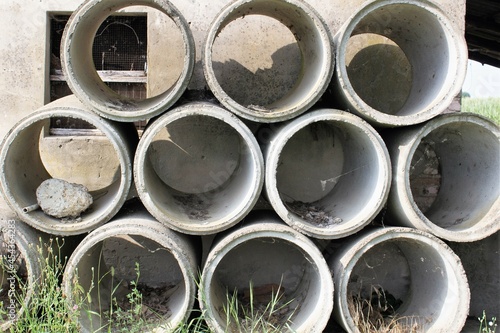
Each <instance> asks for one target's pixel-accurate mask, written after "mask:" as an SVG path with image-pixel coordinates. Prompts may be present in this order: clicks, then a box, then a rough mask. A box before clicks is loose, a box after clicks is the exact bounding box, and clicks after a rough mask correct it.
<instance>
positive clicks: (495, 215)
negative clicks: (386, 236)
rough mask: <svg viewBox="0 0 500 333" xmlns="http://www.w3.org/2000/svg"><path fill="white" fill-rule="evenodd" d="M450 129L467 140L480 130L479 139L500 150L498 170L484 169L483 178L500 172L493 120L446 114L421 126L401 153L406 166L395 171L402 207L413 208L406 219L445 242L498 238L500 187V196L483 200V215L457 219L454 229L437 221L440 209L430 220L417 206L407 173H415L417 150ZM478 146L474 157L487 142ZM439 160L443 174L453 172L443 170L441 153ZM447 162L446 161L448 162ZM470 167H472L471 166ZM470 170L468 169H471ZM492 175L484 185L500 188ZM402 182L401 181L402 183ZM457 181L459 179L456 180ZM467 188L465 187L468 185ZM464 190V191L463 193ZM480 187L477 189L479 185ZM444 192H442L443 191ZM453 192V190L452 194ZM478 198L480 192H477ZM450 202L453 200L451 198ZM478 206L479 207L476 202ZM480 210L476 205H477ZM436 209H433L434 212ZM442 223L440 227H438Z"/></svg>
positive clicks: (499, 133)
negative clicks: (463, 128) (460, 128)
mask: <svg viewBox="0 0 500 333" xmlns="http://www.w3.org/2000/svg"><path fill="white" fill-rule="evenodd" d="M460 125H462V126H468V127H469V128H468V131H463V130H462V131H459V130H458V129H454V126H460ZM446 127H451V129H450V130H449V131H456V133H457V135H458V136H460V137H464V136H467V135H469V134H470V133H472V130H476V131H475V132H476V134H477V135H483V136H482V138H483V139H484V140H488V139H489V141H490V143H491V144H493V145H495V143H496V146H497V149H496V154H497V158H496V160H497V162H496V164H497V167H496V168H495V167H493V168H490V167H488V166H486V167H485V168H483V170H482V171H483V172H481V174H483V173H485V172H487V171H488V169H490V170H495V169H496V170H498V168H499V167H500V166H499V165H500V163H499V162H498V160H500V157H499V156H500V153H498V152H499V151H500V149H499V148H500V129H499V127H498V126H497V125H496V124H495V123H493V122H492V121H491V120H489V119H487V118H485V117H482V116H480V115H477V114H472V113H455V114H446V115H441V116H439V117H436V118H434V119H432V120H431V121H429V122H427V123H426V124H424V125H423V126H421V128H420V129H419V130H418V131H417V132H416V133H415V135H414V138H413V140H412V141H411V142H410V144H409V145H408V146H407V147H404V148H401V149H400V150H399V151H400V152H401V154H402V156H401V158H402V159H403V161H404V163H403V164H402V165H401V166H400V167H399V168H398V169H397V170H394V171H395V174H394V177H395V179H394V184H395V186H397V187H398V192H399V193H400V194H401V196H400V198H399V200H401V202H402V205H406V206H407V207H411V209H410V210H405V212H406V214H407V216H406V217H405V219H408V220H409V221H411V223H412V224H413V225H414V226H415V227H416V228H418V229H421V230H424V231H427V232H430V233H432V234H434V235H435V236H437V237H440V238H443V239H446V240H449V241H455V242H473V241H478V240H481V239H483V238H486V237H488V236H490V235H492V234H494V233H495V232H497V231H498V230H500V225H499V222H500V185H497V186H496V193H497V195H495V189H492V192H493V194H492V195H490V196H489V197H486V198H485V197H483V200H481V201H482V202H485V204H484V205H483V206H484V207H482V208H481V209H480V211H479V212H477V211H476V212H475V216H474V215H473V216H472V217H471V216H470V214H467V216H466V217H462V218H457V219H456V222H455V223H453V224H452V225H451V226H444V225H441V223H442V222H443V221H444V220H443V221H442V220H441V219H437V215H440V214H437V213H438V212H439V209H438V208H439V207H437V208H436V209H437V211H436V212H435V213H433V217H428V216H427V215H428V213H427V212H423V211H422V210H421V209H420V208H419V207H418V205H417V203H416V202H415V199H414V194H413V191H412V189H411V185H410V182H411V181H410V172H409V171H407V170H412V161H413V158H414V157H415V153H416V151H417V149H418V148H419V146H420V145H421V144H425V143H426V141H427V140H428V139H429V138H430V139H432V136H433V135H437V134H436V133H440V131H444V130H446ZM487 136H490V138H488V137H487ZM472 139H474V137H471V136H470V137H469V138H466V140H465V141H472ZM447 141H451V142H453V140H450V139H448V138H446V137H443V138H442V142H441V144H443V143H446V142H447ZM475 143H476V144H474V143H471V144H470V145H471V147H470V148H471V149H470V150H471V151H472V150H473V149H474V150H475V152H474V153H478V152H479V149H480V147H481V146H482V145H485V143H484V142H482V140H481V138H480V139H477V141H476V142H475ZM432 149H433V150H434V152H436V147H435V146H434V147H433V148H432ZM448 149H453V150H454V151H456V154H455V153H454V154H453V155H455V156H458V158H459V156H460V153H462V151H461V149H462V150H463V148H462V147H456V146H455V147H453V146H452V147H451V148H450V147H449V148H448ZM492 151H493V152H494V153H495V150H492ZM438 154H439V155H438V156H437V157H438V160H439V161H440V162H439V163H440V167H439V168H440V169H441V173H445V172H447V170H450V168H446V169H445V170H443V167H442V162H443V156H442V154H441V153H439V152H438ZM483 154H484V155H482V156H486V154H487V152H483ZM490 154H491V151H490ZM473 157H474V156H472V157H471V156H470V155H469V156H465V155H464V156H463V160H466V159H467V160H470V159H472V158H473ZM480 158H481V156H476V159H480ZM445 162H446V161H445ZM476 164H480V161H479V160H476V161H475V163H474V166H476ZM461 165H462V162H459V165H457V166H456V167H461ZM469 167H470V166H469ZM469 167H468V168H469ZM402 168H406V169H405V170H404V169H402ZM474 174H476V175H477V174H478V173H477V172H476V173H470V172H469V171H468V176H467V177H464V178H470V177H473V176H474ZM489 175H490V176H491V177H493V179H490V181H485V180H483V183H481V184H484V183H490V184H492V186H494V184H498V183H499V182H498V181H496V182H495V181H494V178H495V176H496V178H497V179H498V173H497V172H496V171H490V173H489ZM441 177H443V176H441ZM398 179H399V180H400V181H398ZM455 179H456V178H455ZM475 179H476V180H477V181H479V180H480V179H479V178H475ZM456 183H457V184H456V185H458V184H460V181H457V182H456ZM476 184H477V182H473V183H472V184H469V185H470V186H466V187H468V188H469V190H471V189H473V188H474V185H476ZM440 186H442V182H441V184H440ZM464 187H465V185H464ZM464 187H461V188H462V190H463V188H464ZM476 187H477V185H476ZM440 191H441V189H440ZM451 191H452V190H450V192H451ZM456 191H458V192H461V190H459V189H458V188H457V189H456ZM453 193H456V192H455V191H453ZM448 194H451V193H448ZM476 194H477V192H476ZM439 195H440V192H438V197H439ZM469 195H470V196H471V197H475V196H476V195H474V194H470V193H469ZM448 198H449V197H448ZM443 200H444V201H448V199H447V198H446V199H442V201H443ZM476 203H479V202H477V201H476ZM456 205H457V207H456V210H459V207H463V206H464V205H461V204H459V203H458V202H457V204H456ZM474 206H476V205H474ZM432 208H433V206H431V208H430V209H432ZM467 220H469V222H467ZM437 222H439V224H438V223H437Z"/></svg>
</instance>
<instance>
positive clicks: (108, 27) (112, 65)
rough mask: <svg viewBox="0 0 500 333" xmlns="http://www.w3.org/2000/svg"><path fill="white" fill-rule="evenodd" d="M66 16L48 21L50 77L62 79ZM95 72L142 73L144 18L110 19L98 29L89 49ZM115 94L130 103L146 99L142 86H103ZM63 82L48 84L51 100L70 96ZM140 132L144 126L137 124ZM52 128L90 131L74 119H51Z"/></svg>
mask: <svg viewBox="0 0 500 333" xmlns="http://www.w3.org/2000/svg"><path fill="white" fill-rule="evenodd" d="M69 17H70V16H69V15H52V16H51V20H50V38H51V39H50V45H51V49H50V51H51V58H50V73H51V75H61V60H60V52H61V40H62V36H63V32H64V28H65V26H66V23H67V22H68V20H69ZM92 55H93V60H94V64H95V68H96V70H98V71H100V70H106V71H145V70H146V68H147V66H146V61H147V16H146V15H140V16H137V15H136V14H134V16H130V15H129V16H109V17H108V18H107V19H106V20H105V21H104V22H103V23H102V25H101V26H100V27H99V29H98V31H97V33H96V35H95V37H94V45H93V48H92ZM106 84H107V85H108V86H109V87H110V88H111V89H113V90H115V91H116V92H117V93H118V94H120V95H122V96H126V97H129V98H132V99H138V100H140V99H144V98H146V97H147V96H146V84H145V83H131V82H106ZM71 93H72V92H71V90H70V89H69V87H68V85H67V84H66V82H65V81H64V80H61V79H58V80H54V81H51V83H50V100H51V101H54V100H56V99H58V98H61V97H64V96H67V95H70V94H71ZM136 127H137V128H138V129H141V128H143V127H144V122H137V123H136ZM51 128H64V129H91V128H93V127H92V126H91V125H90V124H88V123H86V122H84V121H79V120H76V119H62V118H61V119H59V118H58V119H53V120H52V121H51Z"/></svg>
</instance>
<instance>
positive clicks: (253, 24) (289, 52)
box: [212, 15, 302, 107]
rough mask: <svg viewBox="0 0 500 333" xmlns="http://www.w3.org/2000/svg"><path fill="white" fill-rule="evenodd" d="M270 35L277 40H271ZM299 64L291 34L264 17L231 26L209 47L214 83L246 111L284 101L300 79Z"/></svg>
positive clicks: (296, 46)
mask: <svg viewBox="0 0 500 333" xmlns="http://www.w3.org/2000/svg"><path fill="white" fill-rule="evenodd" d="M236 32H237V33H236ZM241 34H243V36H242V35H241ZM269 35H273V36H274V35H279V36H280V39H279V40H278V39H272V40H271V37H269ZM271 41H272V42H271ZM301 60H302V59H301V54H300V49H299V47H298V45H297V42H296V40H295V37H294V36H293V34H292V32H291V31H290V30H289V29H288V28H287V27H286V26H284V25H283V24H281V23H280V22H279V21H278V20H276V19H273V18H271V17H268V16H263V15H246V16H244V17H242V18H241V19H239V20H237V21H232V22H230V23H229V24H227V25H226V26H225V27H224V29H223V30H221V31H220V33H219V35H218V36H217V38H216V39H215V41H214V44H213V47H212V61H213V64H212V66H213V68H214V72H215V77H216V78H217V82H218V83H219V84H220V86H221V88H222V90H224V91H225V92H226V93H227V94H228V95H229V96H230V97H231V98H232V99H233V100H234V101H236V102H237V103H238V104H240V105H244V106H247V107H250V106H251V105H254V106H261V107H263V106H268V105H271V104H272V103H274V102H275V101H278V100H280V99H281V98H283V97H284V96H285V95H286V94H287V93H288V92H289V91H290V89H292V88H293V85H294V84H295V82H297V81H298V80H299V78H300V70H301Z"/></svg>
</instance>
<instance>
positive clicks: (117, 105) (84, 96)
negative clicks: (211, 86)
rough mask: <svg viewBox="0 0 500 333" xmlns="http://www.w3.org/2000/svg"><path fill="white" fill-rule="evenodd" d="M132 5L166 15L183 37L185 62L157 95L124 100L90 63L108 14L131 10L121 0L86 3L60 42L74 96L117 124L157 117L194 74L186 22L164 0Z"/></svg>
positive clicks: (63, 66) (63, 62)
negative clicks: (174, 78)
mask: <svg viewBox="0 0 500 333" xmlns="http://www.w3.org/2000/svg"><path fill="white" fill-rule="evenodd" d="M133 4H135V5H143V6H147V7H151V8H153V9H156V10H157V11H160V12H161V13H163V14H164V15H167V16H168V17H169V18H170V19H171V20H172V21H173V22H174V23H175V26H176V28H177V31H179V32H180V33H181V36H182V41H183V43H182V46H181V47H180V48H179V49H181V50H183V51H184V52H183V55H184V61H183V64H182V70H181V73H180V76H179V77H178V79H177V80H176V82H175V83H174V84H173V86H170V87H169V86H168V85H167V86H166V87H165V86H164V87H163V89H161V88H159V89H158V90H159V91H161V92H159V94H157V95H156V96H153V97H150V98H146V99H143V100H135V99H130V98H126V97H124V96H121V95H119V94H117V93H116V92H114V91H113V90H112V89H110V88H109V87H108V86H107V85H106V84H105V83H104V82H103V81H102V80H101V79H100V77H99V75H98V74H97V71H96V70H95V65H94V62H93V61H92V57H91V54H92V42H93V40H94V36H95V34H96V32H97V30H98V29H99V27H100V25H101V24H102V22H103V21H104V20H105V19H106V18H107V17H108V16H109V13H110V12H115V11H118V10H120V9H122V8H126V7H130V5H129V4H128V3H124V2H123V1H120V0H108V1H101V0H93V1H85V2H84V3H83V4H82V5H81V6H80V7H79V8H77V9H76V11H75V12H74V13H73V15H72V16H71V17H70V19H69V21H68V24H67V25H66V29H65V30H64V35H63V39H62V42H61V65H62V69H63V72H64V74H65V77H66V80H67V83H68V85H69V87H70V89H71V90H72V91H73V93H74V94H75V95H76V96H77V97H78V98H79V99H80V100H81V101H82V103H84V104H85V105H86V106H87V107H88V108H89V109H90V110H92V111H95V112H97V113H98V114H100V115H101V116H103V117H105V118H108V119H112V120H116V121H129V122H133V121H138V120H145V119H149V118H152V117H154V116H157V115H158V114H160V113H162V112H164V111H165V110H166V109H168V108H169V107H170V106H172V105H173V104H174V103H175V102H176V101H177V100H178V99H179V98H180V97H181V95H182V94H183V93H184V90H185V89H186V87H187V85H188V83H189V81H190V79H191V74H192V72H193V67H194V61H195V58H194V57H195V45H194V40H193V37H192V35H191V31H190V30H189V26H188V23H187V22H186V20H185V19H184V17H183V16H182V14H181V13H180V12H179V11H178V10H177V9H176V8H175V7H174V6H172V5H171V4H170V3H169V2H167V1H155V0H136V1H134V2H133Z"/></svg>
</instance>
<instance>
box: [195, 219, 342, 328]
mask: <svg viewBox="0 0 500 333" xmlns="http://www.w3.org/2000/svg"><path fill="white" fill-rule="evenodd" d="M233 293H236V294H233ZM250 294H251V295H253V297H252V298H251V302H252V303H253V304H248V302H249V300H248V299H245V298H248V297H249V295H250ZM233 295H235V296H236V297H237V298H238V302H239V303H238V304H239V305H240V306H243V307H245V306H247V305H248V306H250V307H251V306H253V307H254V308H256V309H261V310H260V311H262V307H265V306H266V305H268V303H269V302H271V301H270V298H271V297H272V296H273V295H274V296H277V298H278V300H277V301H275V302H273V304H274V305H275V309H276V311H275V312H271V311H270V312H267V313H266V312H265V311H264V313H260V315H263V317H264V318H266V319H267V320H269V322H272V323H273V324H274V327H280V328H281V330H280V332H288V331H290V332H308V333H311V332H322V331H323V329H324V328H325V326H326V324H327V322H328V319H329V317H330V314H331V311H332V308H333V281H332V277H331V274H330V271H329V269H328V266H327V264H326V261H325V259H324V257H323V255H322V254H321V252H320V251H319V250H318V248H317V247H316V246H315V245H314V244H313V243H312V242H311V240H309V239H308V238H307V237H305V236H304V235H302V234H300V233H298V232H296V231H294V230H293V229H291V228H290V227H289V226H287V225H284V224H283V223H282V222H281V221H280V220H279V219H278V218H277V217H276V216H274V215H273V216H259V217H254V218H253V219H252V220H249V221H248V224H247V221H245V223H244V224H243V225H242V226H241V227H240V228H237V229H236V230H232V231H231V232H230V233H228V234H226V235H225V236H224V237H223V238H221V239H220V240H218V242H217V243H216V244H215V246H214V247H213V248H212V250H211V251H210V253H209V255H208V259H207V261H206V264H205V266H204V269H203V273H202V279H201V285H200V289H199V292H198V299H199V303H200V306H201V308H202V310H203V311H205V314H206V321H207V323H208V324H209V326H210V328H211V329H212V330H213V331H214V332H240V331H241V332H243V331H247V330H245V329H241V330H239V329H238V325H237V324H235V322H238V321H237V320H236V319H235V318H230V319H231V320H230V321H229V322H228V321H227V319H228V318H227V316H226V313H225V312H224V310H223V309H224V308H226V309H227V308H228V307H229V308H231V307H232V308H236V309H237V308H238V306H237V305H234V304H232V306H231V304H229V306H228V297H229V299H231V297H232V296H233ZM238 310H239V314H240V315H241V314H243V313H245V312H244V310H242V309H238ZM255 315H256V317H258V314H255ZM249 317H250V315H249ZM240 324H241V325H244V318H241V321H240ZM267 329H268V327H267V328H266V327H254V330H253V331H254V332H257V331H260V332H264V331H267ZM248 331H250V329H249V330H248Z"/></svg>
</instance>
